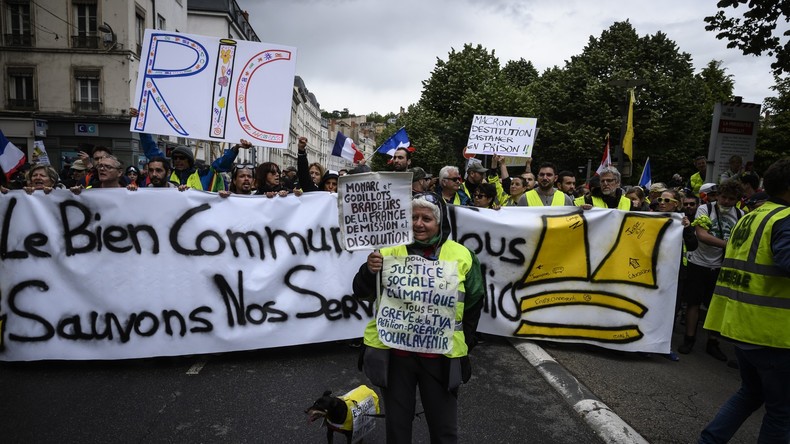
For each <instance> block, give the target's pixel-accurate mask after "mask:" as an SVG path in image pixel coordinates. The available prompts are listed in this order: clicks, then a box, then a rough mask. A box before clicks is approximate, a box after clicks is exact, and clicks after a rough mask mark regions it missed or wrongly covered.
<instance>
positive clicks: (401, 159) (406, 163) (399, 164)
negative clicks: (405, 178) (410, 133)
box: [392, 148, 411, 173]
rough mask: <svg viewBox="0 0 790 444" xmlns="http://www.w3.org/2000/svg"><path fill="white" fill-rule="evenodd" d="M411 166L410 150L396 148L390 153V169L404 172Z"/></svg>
mask: <svg viewBox="0 0 790 444" xmlns="http://www.w3.org/2000/svg"><path fill="white" fill-rule="evenodd" d="M410 166H411V151H409V150H407V149H406V148H398V149H396V150H395V154H393V155H392V170H393V171H395V172H398V173H405V172H406V170H407V169H408V168H409V167H410Z"/></svg>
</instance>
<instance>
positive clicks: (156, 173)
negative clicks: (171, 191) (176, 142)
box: [130, 156, 176, 188]
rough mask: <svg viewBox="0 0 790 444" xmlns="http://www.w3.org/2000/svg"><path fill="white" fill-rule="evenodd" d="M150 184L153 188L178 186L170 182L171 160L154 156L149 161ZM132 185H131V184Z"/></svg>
mask: <svg viewBox="0 0 790 444" xmlns="http://www.w3.org/2000/svg"><path fill="white" fill-rule="evenodd" d="M146 169H147V170H148V181H149V182H150V183H149V184H148V186H149V187H151V188H176V184H174V183H173V182H170V180H168V178H169V177H170V162H168V161H167V159H165V158H164V157H161V156H157V157H152V158H151V160H149V161H148V166H147V168H146ZM130 186H131V185H130Z"/></svg>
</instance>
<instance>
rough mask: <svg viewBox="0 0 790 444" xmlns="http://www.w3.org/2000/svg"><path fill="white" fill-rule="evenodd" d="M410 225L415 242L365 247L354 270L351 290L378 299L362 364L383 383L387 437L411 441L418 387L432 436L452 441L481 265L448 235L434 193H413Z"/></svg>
mask: <svg viewBox="0 0 790 444" xmlns="http://www.w3.org/2000/svg"><path fill="white" fill-rule="evenodd" d="M412 225H413V227H412V229H413V234H414V242H412V243H411V244H408V245H399V246H395V247H389V248H382V249H381V251H380V252H379V251H374V252H372V253H370V255H368V260H367V262H366V263H365V264H363V265H362V266H361V267H360V270H359V272H358V273H357V275H356V276H355V277H354V296H355V297H357V298H359V299H363V300H372V299H376V302H377V309H376V317H375V318H374V319H373V320H371V321H370V323H369V324H368V326H367V327H366V329H365V334H364V342H365V345H366V349H365V353H364V361H363V368H364V371H365V374H366V375H367V376H368V378H370V380H371V382H373V383H374V384H375V385H378V386H379V387H380V388H381V392H382V395H383V399H384V406H385V410H386V418H387V419H386V424H387V425H386V428H387V442H411V440H412V436H411V435H412V421H413V419H414V413H415V402H416V390H417V387H418V386H419V388H420V398H421V399H422V404H423V407H424V408H425V418H426V420H427V422H428V428H429V431H430V435H431V442H457V441H458V400H457V395H458V386H459V385H460V384H461V382H462V381H464V382H465V381H467V380H468V378H469V377H470V376H471V371H470V370H469V365H468V358H467V353H468V350H469V348H470V346H473V345H474V342H473V341H474V339H473V338H474V331H475V330H476V328H477V321H478V320H479V318H480V309H481V308H482V303H483V285H482V275H481V273H480V264H479V262H478V261H477V258H476V257H475V256H474V254H473V253H472V252H470V251H469V250H468V249H467V248H466V247H464V246H463V245H461V244H459V243H456V242H454V241H452V240H450V239H448V237H449V235H450V224H449V218H448V216H447V208H446V204H445V203H444V201H443V200H442V198H441V197H440V196H438V195H436V194H434V193H421V194H417V195H415V196H414V200H412ZM462 368H463V369H464V370H465V371H462Z"/></svg>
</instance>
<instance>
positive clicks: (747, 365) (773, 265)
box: [698, 157, 790, 443]
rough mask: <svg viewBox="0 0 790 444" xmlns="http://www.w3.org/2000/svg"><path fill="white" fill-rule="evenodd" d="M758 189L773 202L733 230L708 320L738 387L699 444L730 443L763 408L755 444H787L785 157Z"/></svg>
mask: <svg viewBox="0 0 790 444" xmlns="http://www.w3.org/2000/svg"><path fill="white" fill-rule="evenodd" d="M763 185H764V187H765V191H766V192H767V193H768V195H769V196H770V199H769V200H768V201H767V202H766V203H765V204H763V205H761V206H760V207H759V208H757V209H755V210H754V211H752V212H750V213H749V214H747V215H745V216H743V217H742V218H741V219H740V220H739V221H738V223H737V224H736V225H735V228H733V230H732V233H731V234H730V237H729V239H728V241H727V248H726V249H725V253H724V261H723V262H722V266H721V271H720V272H719V276H718V280H717V281H716V289H715V290H714V292H713V298H712V299H711V303H710V308H709V309H708V315H707V317H706V319H705V328H706V329H709V330H713V331H717V332H719V333H721V335H722V336H723V337H726V338H729V339H730V340H731V341H733V342H734V344H735V357H736V358H737V359H738V365H739V368H740V372H741V387H740V388H739V389H738V391H737V392H736V393H735V394H734V395H733V396H732V397H731V398H730V399H729V400H728V401H727V402H726V403H725V404H724V405H723V406H722V407H721V409H720V410H719V413H718V414H717V415H716V417H715V418H714V419H713V421H711V423H710V424H708V426H707V427H706V428H705V430H703V431H702V434H701V435H700V438H699V441H698V442H700V443H718V442H727V441H729V440H730V438H732V436H733V435H734V434H735V432H737V431H738V428H739V427H740V426H741V424H743V422H744V421H746V419H747V418H748V417H749V416H751V414H752V413H753V412H755V411H757V410H758V409H760V407H761V406H763V405H765V416H764V417H763V422H762V427H761V428H760V435H759V436H758V437H752V441H753V442H760V443H768V442H776V443H788V442H790V382H788V381H790V157H786V158H784V159H781V160H778V161H777V162H776V163H774V164H773V165H771V166H770V167H769V168H768V170H766V172H765V177H764V179H763ZM755 438H756V439H755Z"/></svg>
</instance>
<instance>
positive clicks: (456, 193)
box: [437, 165, 471, 205]
mask: <svg viewBox="0 0 790 444" xmlns="http://www.w3.org/2000/svg"><path fill="white" fill-rule="evenodd" d="M438 188H439V189H438V190H437V191H438V194H439V195H440V196H442V198H443V199H444V201H445V202H447V203H448V204H451V205H470V204H471V200H470V198H469V196H468V195H467V194H465V193H464V192H463V190H461V172H460V171H458V168H456V167H454V166H452V165H448V166H446V167H443V168H442V169H441V170H439V187H438Z"/></svg>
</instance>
